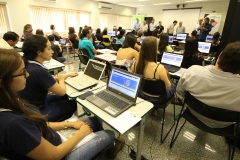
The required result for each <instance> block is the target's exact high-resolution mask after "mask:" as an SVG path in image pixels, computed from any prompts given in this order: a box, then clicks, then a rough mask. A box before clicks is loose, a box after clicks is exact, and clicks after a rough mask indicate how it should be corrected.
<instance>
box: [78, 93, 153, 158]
mask: <svg viewBox="0 0 240 160" xmlns="http://www.w3.org/2000/svg"><path fill="white" fill-rule="evenodd" d="M99 91H100V90H95V91H93V92H95V93H97V92H99ZM77 102H78V103H79V104H80V105H82V106H83V107H84V108H86V109H87V110H89V111H90V112H91V113H93V114H94V115H95V116H96V117H98V118H100V119H101V120H102V121H104V122H105V123H106V124H107V125H109V126H110V127H112V128H113V129H115V130H116V131H118V130H117V129H116V128H115V127H114V126H112V125H110V124H109V123H108V122H109V121H110V120H112V119H113V117H112V116H111V115H109V114H107V113H106V112H104V111H103V110H101V109H99V108H98V107H96V106H95V105H93V104H92V103H90V102H88V101H87V100H81V99H79V98H77ZM139 102H140V103H139ZM137 103H139V104H137V105H136V106H133V107H131V108H129V109H128V110H127V111H130V112H131V113H133V114H135V115H136V116H138V117H141V118H142V120H141V121H140V128H139V136H138V144H137V158H136V159H137V160H140V159H141V149H142V143H143V136H144V127H145V116H146V115H147V114H148V113H149V111H150V110H151V109H152V108H153V104H152V103H150V102H148V101H144V100H143V99H141V98H137ZM118 132H119V131H118Z"/></svg>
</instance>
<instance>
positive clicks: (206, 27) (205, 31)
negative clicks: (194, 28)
mask: <svg viewBox="0 0 240 160" xmlns="http://www.w3.org/2000/svg"><path fill="white" fill-rule="evenodd" d="M211 29H212V25H211V24H209V18H208V17H206V18H205V19H204V24H203V25H202V26H200V27H199V28H198V30H200V34H199V36H198V39H199V41H201V42H205V40H206V37H207V35H208V34H209V32H210V31H211Z"/></svg>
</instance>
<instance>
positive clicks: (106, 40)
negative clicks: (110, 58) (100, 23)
mask: <svg viewBox="0 0 240 160" xmlns="http://www.w3.org/2000/svg"><path fill="white" fill-rule="evenodd" d="M103 42H105V43H110V46H105V45H104V43H103V45H104V47H105V48H108V49H112V46H111V42H110V40H109V38H103Z"/></svg>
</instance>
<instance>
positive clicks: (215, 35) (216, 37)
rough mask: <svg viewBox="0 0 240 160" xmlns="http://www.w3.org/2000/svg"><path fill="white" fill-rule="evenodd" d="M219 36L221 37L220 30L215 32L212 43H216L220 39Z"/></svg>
mask: <svg viewBox="0 0 240 160" xmlns="http://www.w3.org/2000/svg"><path fill="white" fill-rule="evenodd" d="M219 37H220V33H219V32H215V33H214V34H213V38H212V43H213V44H215V45H216V44H217V42H218V40H219Z"/></svg>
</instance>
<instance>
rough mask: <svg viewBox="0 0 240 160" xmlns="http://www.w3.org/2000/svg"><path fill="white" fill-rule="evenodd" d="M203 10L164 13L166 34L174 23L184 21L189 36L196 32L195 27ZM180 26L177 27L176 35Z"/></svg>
mask: <svg viewBox="0 0 240 160" xmlns="http://www.w3.org/2000/svg"><path fill="white" fill-rule="evenodd" d="M200 10H201V9H185V10H165V11H163V20H162V25H163V26H164V32H167V28H168V27H169V26H170V25H171V24H173V21H174V20H176V21H178V22H180V21H182V22H183V25H182V26H184V27H185V28H186V31H185V32H186V33H189V35H190V34H191V33H192V31H193V30H194V27H195V26H196V24H197V23H198V19H199V14H200ZM177 26H178V24H177V25H176V26H175V33H176V28H177Z"/></svg>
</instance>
